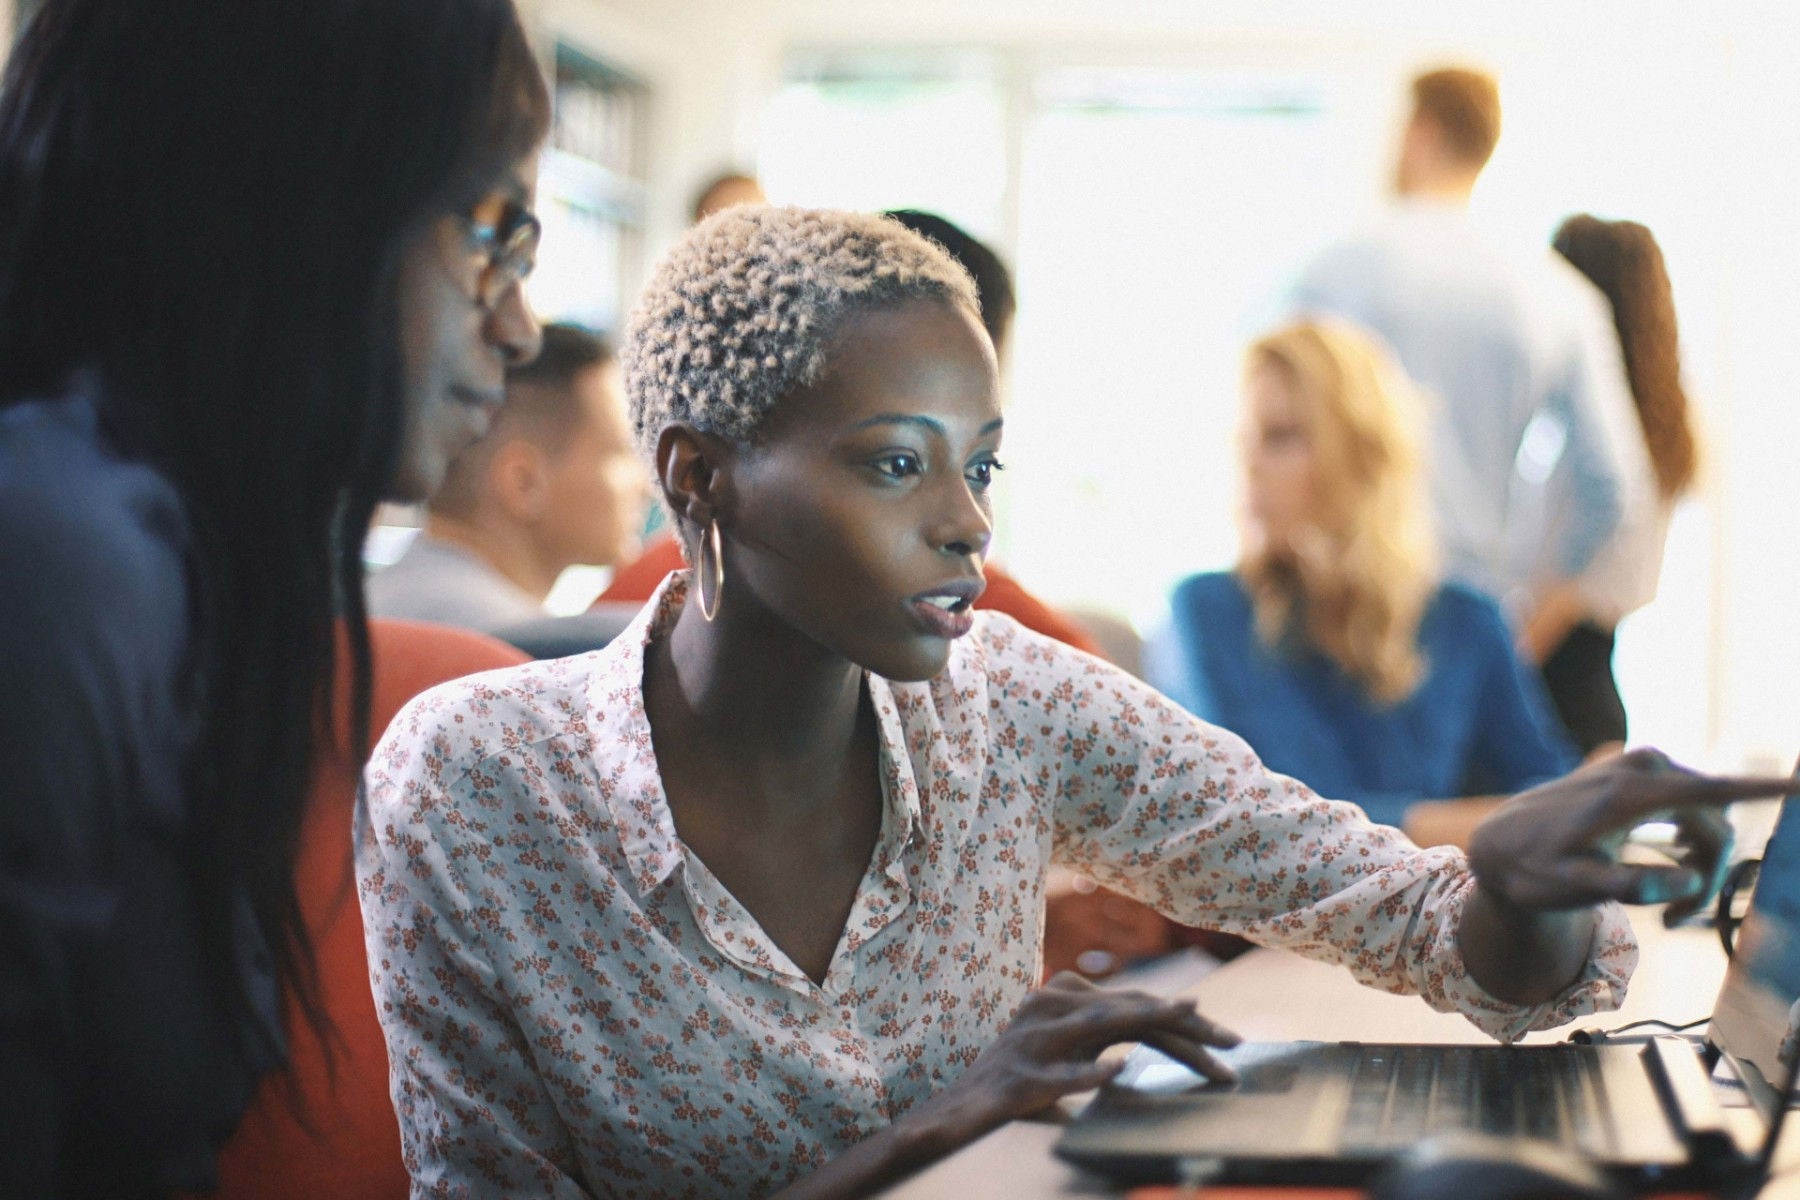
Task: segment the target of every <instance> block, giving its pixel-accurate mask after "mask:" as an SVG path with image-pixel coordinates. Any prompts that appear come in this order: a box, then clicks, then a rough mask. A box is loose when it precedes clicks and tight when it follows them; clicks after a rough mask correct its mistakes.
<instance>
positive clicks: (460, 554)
mask: <svg viewBox="0 0 1800 1200" xmlns="http://www.w3.org/2000/svg"><path fill="white" fill-rule="evenodd" d="M649 503H650V477H649V475H648V474H647V473H646V472H645V470H644V467H643V464H642V462H640V461H639V459H638V455H637V449H636V447H635V446H634V445H633V443H632V440H631V427H630V423H629V421H628V420H627V418H626V415H625V400H624V397H623V395H622V394H621V393H620V388H619V368H618V364H617V362H615V361H614V358H613V352H612V348H611V347H610V346H608V345H607V343H606V341H605V340H604V339H602V338H600V337H599V336H597V335H595V334H593V333H591V332H589V331H587V330H585V329H581V328H579V327H577V326H573V325H549V326H546V327H545V329H544V339H543V352H542V353H541V354H539V356H538V357H537V359H536V360H534V361H533V362H531V363H529V364H526V365H523V366H520V367H518V368H515V369H514V370H511V371H509V372H508V373H507V377H506V403H505V404H504V405H503V406H502V407H501V409H500V411H499V412H498V413H497V414H496V415H495V417H494V421H493V425H492V427H491V428H490V429H489V430H488V433H487V436H485V437H483V438H482V439H481V440H480V441H478V442H476V443H475V444H474V445H473V446H470V447H469V448H468V449H467V450H465V451H463V453H462V454H460V455H458V456H457V458H456V460H455V461H454V462H452V463H451V464H450V469H449V470H448V471H447V472H446V473H445V476H444V482H443V485H442V486H441V487H439V488H438V490H437V491H436V492H435V493H433V494H432V497H431V499H430V501H429V502H428V503H427V507H426V516H425V526H424V528H423V529H422V530H421V531H420V532H419V535H418V536H417V537H416V538H414V539H413V542H412V544H411V545H410V546H408V547H407V550H406V553H405V554H404V555H402V556H401V557H400V559H399V560H398V561H397V562H395V563H394V564H393V565H392V566H390V567H388V568H386V569H385V570H381V571H378V572H376V573H375V574H374V575H373V576H371V577H370V580H369V611H370V612H371V613H372V614H373V615H375V616H378V617H395V618H400V619H404V620H413V621H434V622H437V623H439V624H445V625H460V626H463V627H464V628H467V629H474V630H477V631H479V632H482V633H490V634H494V635H495V636H497V637H500V638H503V639H505V640H507V641H515V639H517V640H518V641H530V640H542V639H544V638H546V637H550V636H551V635H552V634H554V635H556V636H557V637H558V638H560V639H561V640H562V641H563V642H564V643H566V644H567V645H568V646H569V647H572V648H574V647H579V648H584V649H592V648H594V647H597V646H601V645H604V644H605V643H606V641H607V639H608V638H610V637H611V636H612V635H613V634H616V633H617V632H618V631H619V630H620V629H623V628H624V627H625V624H626V623H627V622H628V621H629V620H630V619H631V616H632V615H633V614H634V613H635V612H636V611H637V608H636V606H635V605H630V606H623V607H619V606H614V607H612V608H608V607H601V608H598V609H595V610H593V611H592V612H591V613H588V614H583V615H581V616H578V617H564V618H550V617H548V616H547V614H546V613H545V611H544V599H545V597H547V596H548V595H549V594H550V589H551V587H552V586H553V585H554V584H555V583H556V581H557V578H558V577H559V576H561V575H562V573H563V571H565V570H566V569H568V568H569V567H571V566H576V565H583V566H612V565H613V564H615V563H617V562H620V561H621V560H623V559H627V558H631V557H633V556H635V555H636V554H637V553H638V551H639V550H640V549H641V547H640V546H639V543H638V536H639V531H640V530H641V529H642V528H643V523H644V514H645V511H646V509H647V508H648V506H649ZM515 644H516V643H515ZM524 648H525V649H527V650H532V649H533V647H531V646H526V647H524Z"/></svg>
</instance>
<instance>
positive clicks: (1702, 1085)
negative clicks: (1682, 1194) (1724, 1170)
mask: <svg viewBox="0 0 1800 1200" xmlns="http://www.w3.org/2000/svg"><path fill="white" fill-rule="evenodd" d="M1643 1057H1644V1069H1645V1070H1646V1071H1648V1072H1649V1074H1650V1078H1651V1079H1652V1080H1653V1081H1655V1083H1656V1087H1657V1090H1658V1091H1659V1092H1661V1093H1662V1098H1663V1102H1664V1103H1665V1104H1666V1105H1667V1106H1668V1109H1669V1114H1670V1116H1671V1117H1673V1118H1674V1120H1675V1123H1676V1125H1677V1126H1678V1127H1679V1128H1680V1130H1681V1134H1682V1137H1683V1138H1684V1139H1685V1140H1686V1142H1687V1145H1688V1152H1689V1153H1690V1154H1691V1155H1692V1156H1693V1159H1694V1161H1695V1162H1697V1163H1716V1162H1718V1161H1719V1160H1721V1159H1731V1158H1736V1157H1738V1147H1737V1142H1736V1141H1735V1140H1734V1139H1733V1138H1732V1136H1731V1131H1730V1130H1729V1129H1727V1128H1726V1126H1725V1110H1724V1108H1722V1107H1721V1106H1720V1104H1719V1098H1718V1096H1717V1095H1715V1094H1714V1092H1713V1083H1712V1080H1711V1079H1710V1078H1709V1077H1708V1076H1707V1073H1706V1068H1705V1067H1703V1066H1702V1065H1701V1063H1700V1055H1699V1052H1698V1051H1696V1050H1695V1048H1694V1046H1693V1044H1692V1043H1690V1042H1688V1041H1687V1040H1685V1039H1683V1038H1676V1037H1654V1038H1651V1039H1650V1040H1649V1041H1648V1042H1646V1043H1644V1050H1643Z"/></svg>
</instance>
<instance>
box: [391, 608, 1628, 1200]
mask: <svg viewBox="0 0 1800 1200" xmlns="http://www.w3.org/2000/svg"><path fill="white" fill-rule="evenodd" d="M686 587H687V578H686V575H685V574H684V573H683V574H677V575H673V576H671V577H670V578H669V580H668V581H666V582H665V583H664V585H663V587H662V589H661V590H660V591H659V593H658V595H657V596H656V598H654V599H653V600H652V601H651V602H650V603H649V604H648V605H647V606H646V607H645V610H644V611H643V612H642V613H641V614H639V616H638V618H637V620H636V621H634V622H633V623H632V625H631V627H630V628H628V629H627V630H626V631H625V632H624V633H623V634H621V635H620V637H619V638H618V639H617V640H616V641H614V642H613V643H612V644H611V645H610V646H608V647H607V648H606V649H604V650H601V651H598V652H596V653H593V654H589V655H584V656H581V657H576V658H566V659H561V660H557V661H553V662H537V663H531V664H528V665H526V666H522V667H517V668H512V669H508V670H502V671H495V672H490V673H487V674H483V675H476V676H472V677H470V678H468V679H463V680H458V681H456V682H454V683H450V684H446V685H445V686H443V687H439V688H436V689H434V690H432V691H430V692H427V693H426V694H425V695H424V696H422V697H420V698H418V699H416V700H414V701H413V702H412V703H411V704H409V705H408V706H407V707H406V708H405V709H403V710H402V711H401V713H400V715H399V716H398V717H396V718H395V720H394V722H393V724H392V725H391V726H389V728H388V731H387V735H386V736H385V737H384V738H383V739H382V741H381V744H380V745H379V746H378V747H377V749H376V751H375V754H374V757H373V759H372V761H371V763H370V766H369V770H368V776H367V784H368V787H367V789H366V796H365V799H364V801H363V804H362V807H361V808H360V809H359V813H358V820H357V826H356V839H357V852H356V853H357V861H356V867H357V879H358V886H359V892H360V895H361V898H362V904H363V915H364V927H365V930H366V933H367V937H368V945H369V968H370V975H371V979H372V983H373V986H374V992H375V1002H376V1010H377V1012H378V1013H379V1015H380V1018H381V1022H382V1027H383V1031H384V1032H385V1034H386V1037H387V1044H388V1058H389V1061H390V1063H391V1064H392V1068H391V1069H392V1073H393V1074H392V1086H393V1097H394V1106H395V1110H396V1112H397V1113H398V1115H399V1119H400V1131H401V1138H402V1141H403V1144H404V1150H405V1157H406V1162H407V1168H408V1170H409V1171H410V1172H411V1173H412V1177H413V1195H414V1196H477V1197H487V1196H509V1197H516V1196H526V1195H537V1196H556V1197H569V1198H571V1200H572V1198H574V1197H579V1196H604V1197H653V1196H654V1197H742V1196H755V1195H763V1194H766V1193H767V1192H770V1191H773V1190H775V1189H776V1188H778V1187H779V1186H781V1185H783V1184H785V1183H786V1182H788V1181H790V1180H792V1179H795V1178H798V1177H799V1176H801V1175H804V1174H806V1173H808V1172H809V1171H811V1170H813V1169H815V1168H816V1167H818V1166H819V1165H820V1164H822V1163H824V1162H825V1161H826V1160H827V1159H828V1158H830V1157H831V1156H833V1155H835V1154H838V1153H840V1152H842V1151H843V1150H845V1149H846V1148H848V1147H850V1146H852V1145H854V1144H855V1143H856V1142H857V1141H859V1140H861V1139H862V1138H865V1137H867V1136H868V1135H870V1134H871V1133H873V1132H875V1131H876V1130H877V1129H879V1128H881V1127H882V1126H884V1125H886V1124H888V1123H890V1122H892V1121H893V1120H894V1119H895V1118H896V1117H898V1116H900V1115H901V1114H903V1113H904V1112H906V1111H907V1110H908V1109H910V1108H912V1107H913V1106H915V1105H917V1104H919V1103H920V1102H921V1101H923V1100H925V1099H926V1098H927V1097H929V1096H931V1095H932V1094H934V1093H936V1092H939V1091H941V1090H942V1089H944V1088H945V1087H946V1086H947V1085H949V1084H950V1083H952V1082H953V1081H955V1080H956V1078H957V1077H958V1076H959V1075H961V1073H962V1072H963V1071H964V1070H966V1069H967V1067H968V1066H969V1064H970V1063H971V1062H972V1061H973V1060H974V1059H975V1057H976V1056H977V1055H978V1054H979V1053H980V1052H981V1051H982V1049H983V1048H984V1047H986V1046H988V1045H989V1044H990V1043H992V1042H993V1040H994V1038H995V1036H996V1035H997V1034H998V1033H999V1031H1000V1030H1001V1029H1002V1028H1003V1027H1004V1026H1005V1025H1006V1023H1007V1022H1008V1021H1009V1020H1010V1019H1011V1017H1012V1015H1013V1013H1014V1012H1015V1011H1016V1010H1017V1008H1018V1006H1019V1004H1020V1002H1021V1001H1022V1000H1023V998H1024V997H1025V994H1026V993H1027V992H1028V991H1029V990H1030V989H1031V988H1032V987H1034V986H1035V985H1036V983H1037V980H1038V976H1039V972H1040V960H1041V945H1042V932H1043V918H1044V881H1045V875H1046V873H1047V872H1048V870H1049V869H1050V867H1051V864H1052V863H1056V864H1060V865H1066V866H1069V867H1072V868H1074V869H1077V870H1079V871H1080V872H1081V873H1082V874H1084V875H1086V876H1088V877H1090V878H1092V879H1095V880H1098V881H1099V882H1101V883H1103V884H1105V885H1106V886H1108V887H1111V888H1115V889H1118V890H1120V891H1123V892H1126V893H1128V894H1130V895H1132V896H1135V897H1137V898H1139V899H1141V900H1144V901H1146V902H1147V903H1150V904H1153V905H1155V906H1156V907H1157V908H1159V909H1161V910H1162V911H1163V912H1166V913H1169V914H1171V915H1172V916H1174V917H1175V918H1177V919H1178V920H1182V921H1185V922H1188V923H1190V924H1195V925H1202V926H1207V927H1210V928H1214V929H1223V930H1230V931H1233V932H1237V933H1242V934H1245V935H1247V936H1249V937H1251V938H1254V939H1256V940H1258V941H1261V942H1265V943H1267V944H1270V945H1278V946H1286V947H1289V948H1292V949H1295V950H1298V951H1300V952H1302V953H1305V954H1308V955H1311V956H1312V957H1315V958H1320V959H1325V960H1328V961H1331V962H1337V963H1342V964H1343V965H1344V966H1346V967H1347V968H1348V969H1349V970H1350V971H1351V972H1352V973H1353V974H1354V975H1355V976H1356V977H1357V978H1358V979H1360V980H1362V981H1363V982H1365V983H1367V984H1370V985H1372V986H1375V987H1380V988H1384V989H1386V990H1388V991H1393V992H1416V993H1418V994H1420V995H1422V996H1423V997H1424V998H1425V1000H1426V1001H1427V1002H1428V1003H1430V1004H1431V1005H1432V1006H1433V1007H1435V1008H1438V1009H1444V1010H1457V1011H1461V1012H1463V1013H1465V1014H1467V1015H1468V1016H1469V1018H1470V1020H1472V1021H1474V1022H1475V1023H1476V1024H1477V1025H1479V1026H1480V1027H1481V1028H1483V1029H1484V1030H1487V1031H1488V1032H1489V1033H1492V1034H1494V1035H1495V1036H1497V1037H1504V1038H1515V1037H1518V1036H1520V1035H1522V1034H1524V1033H1525V1032H1527V1031H1529V1030H1533V1029H1539V1028H1545V1027H1548V1026H1552V1025H1556V1024H1560V1023H1562V1022H1564V1021H1566V1020H1568V1019H1570V1018H1571V1017H1573V1016H1575V1015H1577V1014H1580V1013H1585V1012H1592V1011H1596V1010H1598V1009H1604V1008H1609V1007H1614V1006H1616V1005H1617V1003H1618V1002H1619V1000H1620V998H1621V997H1622V996H1623V994H1624V990H1625V984H1626V981H1627V979H1628V978H1629V976H1630V973H1631V970H1632V968H1633V966H1634V965H1635V962H1636V958H1637V949H1636V943H1635V941H1634V940H1633V938H1632V935H1631V930H1630V926H1629V924H1628V923H1627V922H1626V920H1625V917H1624V913H1623V910H1622V909H1620V908H1619V907H1618V906H1616V905H1611V906H1608V907H1606V908H1605V909H1603V910H1602V911H1601V920H1600V924H1599V927H1598V931H1597V933H1596V935H1595V937H1594V940H1593V943H1592V946H1591V949H1590V955H1591V958H1590V961H1589V963H1588V965H1587V967H1586V969H1585V970H1584V971H1583V973H1582V975H1581V976H1580V978H1579V979H1578V980H1577V981H1576V982H1575V983H1574V984H1573V985H1572V986H1571V987H1570V989H1569V990H1568V991H1567V992H1566V993H1564V994H1563V995H1562V996H1560V997H1557V998H1556V999H1555V1000H1554V1001H1552V1002H1551V1003H1548V1004H1545V1005H1542V1006H1539V1007H1536V1008H1520V1007H1516V1006H1513V1005H1509V1004H1505V1003H1502V1002H1501V1001H1499V1000H1496V999H1494V998H1493V997H1492V996H1489V995H1488V994H1486V993H1485V992H1484V991H1482V989H1480V988H1479V987H1477V986H1476V985H1475V984H1474V983H1473V982H1472V981H1470V980H1469V979H1468V978H1467V975H1466V972H1465V970H1464V967H1463V963H1462V958H1461V954H1460V951H1459V950H1458V947H1457V928H1458V924H1459V921H1460V915H1461V912H1462V908H1463V904H1464V902H1465V901H1466V900H1467V898H1468V896H1469V895H1470V893H1471V890H1472V888H1473V880H1472V878H1471V876H1470V874H1469V869H1468V864H1467V861H1466V860H1465V859H1464V858H1463V856H1462V855H1461V854H1460V853H1458V852H1456V851H1454V850H1449V849H1434V850H1419V849H1418V848H1416V847H1414V846H1413V845H1412V844H1411V843H1410V842H1408V841H1407V840H1406V839H1405V838H1404V837H1403V836H1402V835H1401V834H1400V833H1399V831H1398V830H1395V829H1392V828H1389V827H1386V826H1375V825H1371V824H1369V822H1368V821H1367V820H1366V819H1365V818H1364V817H1363V814H1362V812H1361V810H1359V809H1357V808H1355V807H1354V806H1352V805H1348V804H1340V803H1335V802H1329V801H1324V800H1320V799H1318V798H1317V797H1316V796H1314V795H1313V794H1312V793H1311V792H1309V791H1308V790H1307V789H1306V788H1305V787H1304V786H1302V785H1301V784H1299V783H1297V782H1295V781H1294V780H1292V779H1288V778H1285V777H1283V776H1280V775H1275V774H1273V773H1271V772H1269V771H1267V770H1265V769H1264V768H1263V767H1262V765H1261V764H1260V763H1259V762H1258V761H1257V759H1256V756H1255V755H1254V754H1252V753H1251V751H1250V749H1249V747H1247V746H1246V745H1245V744H1244V743H1243V742H1242V741H1240V740H1239V739H1238V738H1236V737H1234V736H1233V735H1231V734H1229V733H1227V732H1225V731H1224V730H1222V729H1217V728H1214V727H1212V726H1209V725H1206V724H1204V723H1202V722H1201V721H1200V720H1198V719H1197V718H1195V717H1193V716H1192V715H1190V714H1188V713H1187V712H1185V711H1183V710H1181V709H1179V708H1177V707H1176V706H1175V705H1173V704H1172V703H1170V702H1169V701H1167V700H1165V699H1164V698H1163V697H1162V696H1161V695H1159V694H1158V693H1156V692H1154V691H1152V690H1151V689H1150V688H1148V687H1146V686H1145V685H1143V684H1142V683H1140V682H1138V681H1137V680H1135V679H1133V678H1132V677H1131V676H1129V675H1126V674H1125V673H1124V672H1122V671H1120V670H1118V669H1117V668H1115V667H1112V666H1110V665H1108V664H1106V663H1104V662H1101V661H1100V660H1099V659H1097V658H1093V657H1091V656H1089V655H1086V654H1083V653H1081V652H1080V651H1077V650H1072V649H1070V648H1069V647H1067V646H1064V645H1062V644H1061V643H1059V642H1054V641H1051V640H1050V639H1048V638H1045V637H1042V636H1040V635H1038V634H1035V633H1032V632H1030V631H1029V630H1026V629H1025V628H1023V627H1022V626H1020V625H1018V624H1017V623H1015V622H1014V621H1012V620H1011V619H1010V618H1008V617H1004V616H1001V615H998V614H994V613H986V612H983V613H977V614H976V618H975V621H976V624H975V629H974V632H973V633H971V634H970V635H969V636H967V637H965V638H962V639H960V640H959V641H957V642H956V643H955V645H954V648H953V651H952V654H951V659H950V663H949V665H948V667H947V668H946V669H945V670H944V672H943V673H942V674H940V675H939V676H938V677H937V678H935V679H933V680H931V681H929V682H927V683H910V684H899V683H891V682H888V681H886V680H883V679H881V678H879V677H876V676H872V675H871V676H866V677H865V678H866V686H867V688H868V694H869V698H870V702H871V704H872V705H873V707H874V710H875V713H876V719H877V722H878V725H879V734H880V759H879V770H880V772H881V782H882V797H883V806H884V807H883V813H882V822H881V832H880V835H879V837H878V840H877V844H876V847H875V851H874V854H873V857H872V858H871V861H870V862H869V865H868V870H867V872H866V873H865V875H864V876H863V879H862V883H861V884H860V886H859V888H858V890H857V893H856V896H855V899H854V902H853V905H852V908H851V911H850V917H849V920H848V922H847V924H846V925H845V928H844V931H843V934H842V937H841V939H840V941H839V943H838V946H837V950H836V952H835V954H834V955H833V957H832V960H831V964H830V967H829V969H828V972H827V974H826V976H825V978H824V980H823V982H821V983H814V982H813V981H812V980H811V979H810V978H808V977H807V976H806V975H805V974H804V973H802V972H801V971H800V970H799V968H797V967H796V966H795V965H794V963H793V962H792V961H791V960H790V959H789V958H788V957H787V955H785V954H784V953H782V951H781V949H780V948H779V947H778V946H776V945H775V944H774V943H773V942H772V941H771V940H770V939H769V938H768V936H767V935H766V934H764V933H763V931H762V930H761V928H760V927H759V926H758V925H757V923H756V922H755V920H754V919H753V918H752V917H751V916H750V914H749V913H748V912H746V911H745V909H744V908H743V906H742V905H740V904H739V903H738V902H737V900H736V899H735V898H734V897H733V896H732V895H731V893H730V892H728V891H727V890H726V889H725V888H724V887H723V886H722V885H721V884H720V883H719V881H718V879H717V878H716V877H715V876H714V875H713V873H712V872H711V871H710V870H708V869H707V866H706V864H705V863H704V862H702V861H701V860H700V858H699V857H697V856H696V855H695V854H694V853H693V852H692V851H691V850H689V849H688V848H687V847H686V846H685V845H683V844H682V842H681V840H680V838H679V836H678V835H677V833H676V829H675V824H674V820H673V818H672V817H671V816H670V813H669V807H668V802H667V799H666V798H665V796H664V794H663V789H662V783H661V779H660V776H659V774H658V770H657V762H656V754H655V749H654V747H653V744H652V739H651V731H650V726H649V724H648V722H647V720H646V718H645V714H644V697H643V676H644V657H645V647H646V645H647V644H649V643H650V642H652V641H653V640H660V639H662V638H665V637H666V636H667V635H668V632H669V630H670V629H671V628H672V627H673V625H674V621H675V617H676V615H677V614H678V613H679V611H680V607H681V602H682V600H683V598H684V595H685V591H686ZM1270 1000H1271V1003H1279V1002H1280V998H1279V997H1271V998H1270Z"/></svg>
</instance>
